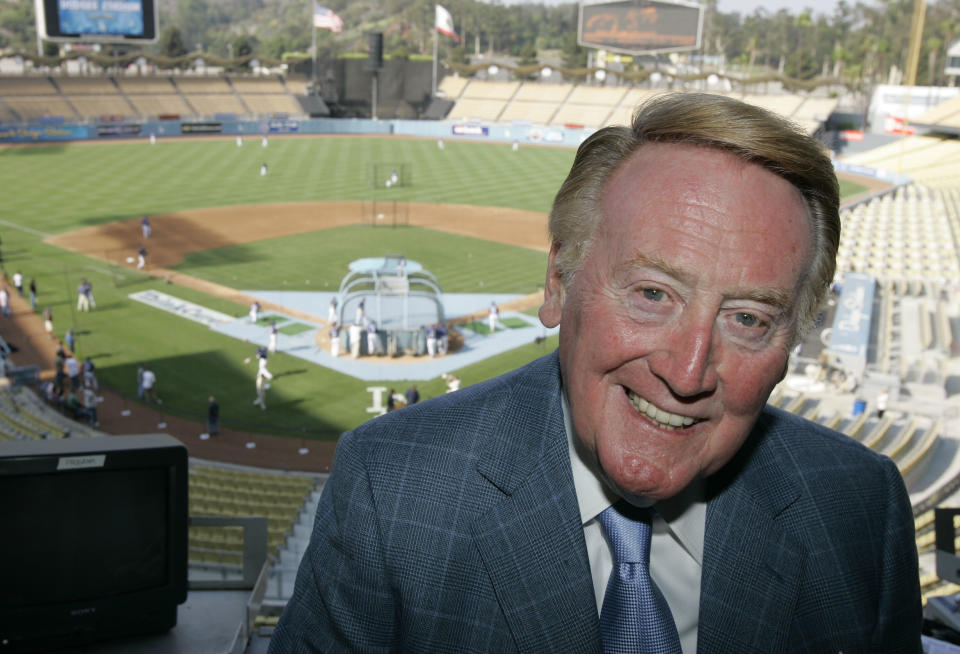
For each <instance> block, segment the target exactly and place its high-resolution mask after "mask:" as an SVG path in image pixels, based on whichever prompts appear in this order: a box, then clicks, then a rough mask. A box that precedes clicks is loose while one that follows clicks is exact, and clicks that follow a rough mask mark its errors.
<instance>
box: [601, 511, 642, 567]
mask: <svg viewBox="0 0 960 654" xmlns="http://www.w3.org/2000/svg"><path fill="white" fill-rule="evenodd" d="M597 519H598V520H599V521H600V526H601V527H603V533H604V534H605V535H606V537H607V542H608V543H609V544H610V550H611V551H612V552H613V560H614V563H643V564H644V565H649V564H650V519H651V511H650V509H641V508H637V507H635V506H633V505H631V504H628V503H626V502H624V501H620V502H617V503H616V504H614V505H613V506H611V507H609V508H608V509H606V510H605V511H604V512H603V513H601V514H600V515H599V516H597Z"/></svg>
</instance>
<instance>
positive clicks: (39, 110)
mask: <svg viewBox="0 0 960 654" xmlns="http://www.w3.org/2000/svg"><path fill="white" fill-rule="evenodd" d="M4 101H5V102H6V103H7V106H8V107H9V108H10V110H11V111H12V112H13V113H14V114H16V116H18V117H19V119H20V120H24V121H27V120H39V119H41V118H63V119H65V120H74V119H75V118H77V117H78V116H77V114H76V112H75V111H74V110H73V109H72V108H71V107H70V105H69V104H67V101H66V100H65V99H63V98H62V97H60V96H57V95H45V96H28V95H17V96H8V97H6V98H4Z"/></svg>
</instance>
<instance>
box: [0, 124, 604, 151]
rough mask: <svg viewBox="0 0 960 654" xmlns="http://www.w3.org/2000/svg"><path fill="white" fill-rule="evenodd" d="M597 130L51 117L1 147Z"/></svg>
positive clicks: (11, 129) (6, 134)
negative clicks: (68, 119)
mask: <svg viewBox="0 0 960 654" xmlns="http://www.w3.org/2000/svg"><path fill="white" fill-rule="evenodd" d="M591 131H592V130H587V129H582V128H575V127H563V128H558V127H544V126H539V125H533V124H529V123H513V124H510V125H504V124H493V123H482V122H449V121H422V120H372V119H369V118H304V119H300V118H264V119H261V120H238V119H236V118H233V117H228V116H224V117H222V118H214V119H213V120H153V121H147V122H142V123H140V122H133V121H131V122H120V121H118V122H101V123H67V122H62V121H58V120H56V119H51V120H47V121H43V122H40V123H34V124H28V125H8V126H2V125H0V143H43V142H62V141H89V140H116V139H148V138H150V136H151V135H153V136H155V137H156V138H161V139H162V138H170V137H190V136H215V135H225V136H244V137H253V138H260V137H261V136H262V135H272V134H312V135H317V134H398V135H403V136H417V137H423V138H435V139H441V138H443V139H447V138H450V139H463V140H469V141H497V142H508V143H509V142H517V143H536V144H545V145H559V146H565V147H576V146H578V145H580V143H581V142H582V141H583V140H584V139H585V138H586V137H587V136H589V134H590V133H591Z"/></svg>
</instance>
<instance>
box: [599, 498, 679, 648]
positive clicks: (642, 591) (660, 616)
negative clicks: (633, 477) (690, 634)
mask: <svg viewBox="0 0 960 654" xmlns="http://www.w3.org/2000/svg"><path fill="white" fill-rule="evenodd" d="M597 519H598V520H599V521H600V525H601V526H602V527H603V532H604V534H605V535H606V537H607V542H608V543H610V549H611V551H612V552H613V570H612V571H611V573H610V581H608V582H607V592H606V594H605V595H604V596H603V608H602V610H601V611H600V633H601V635H602V637H603V652H604V654H680V651H681V650H680V637H679V635H678V634H677V627H676V625H675V624H674V623H673V615H672V614H671V613H670V608H669V607H668V606H667V601H666V600H665V599H664V598H663V594H662V593H661V592H660V589H659V588H657V585H656V584H655V583H654V582H653V579H651V578H650V509H638V508H636V507H634V506H632V505H629V504H627V503H626V502H623V501H621V502H617V503H616V504H614V505H613V506H611V507H610V508H608V509H607V510H606V511H604V512H603V513H601V514H600V515H599V516H597Z"/></svg>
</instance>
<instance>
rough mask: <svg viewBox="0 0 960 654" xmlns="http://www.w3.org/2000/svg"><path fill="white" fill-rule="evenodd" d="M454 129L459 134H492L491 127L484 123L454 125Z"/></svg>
mask: <svg viewBox="0 0 960 654" xmlns="http://www.w3.org/2000/svg"><path fill="white" fill-rule="evenodd" d="M452 131H453V133H454V134H455V135H457V136H490V128H489V127H485V126H482V125H454V126H453V128H452Z"/></svg>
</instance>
